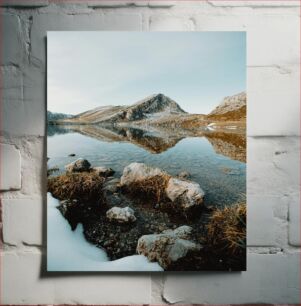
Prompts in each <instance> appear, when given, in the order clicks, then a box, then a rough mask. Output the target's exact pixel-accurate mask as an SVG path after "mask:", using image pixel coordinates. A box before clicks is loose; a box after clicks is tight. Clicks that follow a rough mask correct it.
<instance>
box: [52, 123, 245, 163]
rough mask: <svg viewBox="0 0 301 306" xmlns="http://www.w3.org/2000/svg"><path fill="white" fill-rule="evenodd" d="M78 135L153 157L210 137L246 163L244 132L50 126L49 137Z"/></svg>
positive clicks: (228, 154) (216, 147)
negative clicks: (130, 147) (185, 142)
mask: <svg viewBox="0 0 301 306" xmlns="http://www.w3.org/2000/svg"><path fill="white" fill-rule="evenodd" d="M72 132H77V133H80V134H82V135H85V136H88V137H92V138H94V139H98V140H101V141H105V142H129V143H132V144H135V145H137V146H139V147H141V148H143V149H145V150H147V151H148V152H150V153H152V154H159V153H162V152H165V151H167V150H168V149H170V148H172V147H174V146H175V145H176V144H177V143H178V142H179V141H180V140H182V139H183V138H186V137H206V139H207V140H208V141H209V142H210V143H211V145H212V147H213V149H214V151H215V152H216V153H217V154H221V155H224V156H226V157H229V158H231V159H233V160H238V161H240V162H244V163H245V162H246V135H245V132H244V131H243V132H242V131H233V130H226V129H223V130H221V129H219V130H216V131H215V130H207V129H206V128H204V129H198V130H186V129H168V128H161V127H160V128H159V127H153V126H151V127H150V126H148V127H140V126H139V127H133V126H116V125H109V126H101V125H66V126H63V125H49V126H48V136H53V135H56V134H66V133H72Z"/></svg>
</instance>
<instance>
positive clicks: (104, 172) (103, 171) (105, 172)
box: [92, 167, 115, 177]
mask: <svg viewBox="0 0 301 306" xmlns="http://www.w3.org/2000/svg"><path fill="white" fill-rule="evenodd" d="M92 171H94V172H95V173H96V174H98V175H99V176H104V177H108V176H111V175H113V174H114V173H115V171H114V170H113V169H112V168H106V167H93V168H92Z"/></svg>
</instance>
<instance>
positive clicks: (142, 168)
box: [120, 163, 167, 186]
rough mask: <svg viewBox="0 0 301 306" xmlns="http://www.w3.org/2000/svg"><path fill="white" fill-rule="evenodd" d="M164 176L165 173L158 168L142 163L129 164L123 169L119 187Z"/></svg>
mask: <svg viewBox="0 0 301 306" xmlns="http://www.w3.org/2000/svg"><path fill="white" fill-rule="evenodd" d="M165 175H167V173H166V172H164V171H163V170H161V169H159V168H153V167H149V166H147V165H145V164H143V163H131V164H129V165H128V166H127V167H125V168H124V170H123V174H122V177H121V179H120V184H121V186H127V185H130V184H132V183H134V182H138V181H143V180H146V179H150V178H152V177H155V176H165Z"/></svg>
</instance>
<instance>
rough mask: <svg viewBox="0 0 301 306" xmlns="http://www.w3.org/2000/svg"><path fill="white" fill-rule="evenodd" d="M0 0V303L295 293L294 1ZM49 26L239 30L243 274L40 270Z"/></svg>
mask: <svg viewBox="0 0 301 306" xmlns="http://www.w3.org/2000/svg"><path fill="white" fill-rule="evenodd" d="M1 6H2V14H1V19H0V20H1V21H2V23H3V27H4V42H3V44H2V45H1V47H2V62H1V67H0V73H1V80H2V84H1V85H2V86H1V89H2V101H1V115H2V116H1V118H2V121H1V132H2V133H1V139H0V150H1V154H0V157H1V180H0V182H1V184H0V188H1V190H2V193H1V198H2V221H3V240H4V245H3V247H4V250H3V251H2V254H1V276H2V282H1V286H2V288H1V290H0V291H1V295H2V296H1V303H2V304H8V303H9V304H38V303H39V304H65V303H70V304H76V303H80V304H89V303H90V304H139V303H143V304H147V303H155V304H160V303H181V304H183V303H209V304H214V303H257V302H258V303H298V302H299V300H300V296H299V288H300V284H299V280H300V275H299V273H300V261H299V258H300V257H299V256H300V192H299V190H300V143H299V142H300V139H299V136H300V125H299V122H300V104H299V103H300V57H299V49H300V30H299V29H300V16H299V14H300V7H299V1H272V0H271V1H236V0H235V1H211V0H210V1H152V0H148V1H127V0H126V1H120V0H118V1H117V0H116V1H97V0H93V1H92V0H91V1H90V0H88V1H81V0H74V1H68V3H67V2H66V3H63V1H52V0H49V1H48V0H34V1H33V0H5V1H1ZM50 30H52V31H54V30H88V31H89V30H123V31H142V30H143V31H149V30H150V31H191V30H196V31H220V30H222V31H233V30H234V31H247V42H248V46H247V48H248V52H247V53H248V58H247V62H248V69H247V78H248V86H247V87H248V88H247V89H248V135H249V137H248V165H247V167H248V174H247V184H248V246H249V254H248V271H247V272H243V273H173V274H152V275H151V274H149V273H148V274H147V273H142V274H121V273H120V274H108V273H105V274H102V273H97V274H76V275H55V274H52V275H46V274H45V273H44V272H43V269H44V267H45V266H44V263H43V261H44V259H45V257H44V254H45V239H43V237H45V199H44V198H43V197H44V193H45V181H44V174H45V171H46V169H45V159H46V152H45V110H46V102H45V101H46V100H45V92H46V79H45V71H46V69H45V63H46V60H45V50H46V48H45V46H46V45H45V43H46V32H47V31H50ZM233 292H234V293H235V294H234V293H233Z"/></svg>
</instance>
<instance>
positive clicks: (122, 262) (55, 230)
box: [47, 193, 163, 271]
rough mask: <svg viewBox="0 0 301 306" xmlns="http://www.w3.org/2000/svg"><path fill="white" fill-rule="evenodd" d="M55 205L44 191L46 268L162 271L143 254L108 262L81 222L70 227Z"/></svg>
mask: <svg viewBox="0 0 301 306" xmlns="http://www.w3.org/2000/svg"><path fill="white" fill-rule="evenodd" d="M58 205H59V201H58V200H57V199H55V198H53V197H52V195H51V194H50V193H47V206H48V207H47V270H48V271H163V269H162V267H161V266H160V265H159V264H158V263H157V262H149V261H148V259H147V258H146V257H145V256H143V255H132V256H127V257H124V258H121V259H118V260H114V261H109V258H108V256H107V254H106V251H105V250H102V249H100V248H98V247H96V246H94V245H93V244H91V243H89V242H88V241H87V240H86V239H85V237H84V234H83V226H82V224H79V225H78V226H77V228H76V230H75V231H72V230H71V228H70V225H69V223H68V222H67V220H66V219H65V218H64V217H63V216H62V215H61V213H60V211H59V210H58V209H57V208H56V207H57V206H58Z"/></svg>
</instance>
